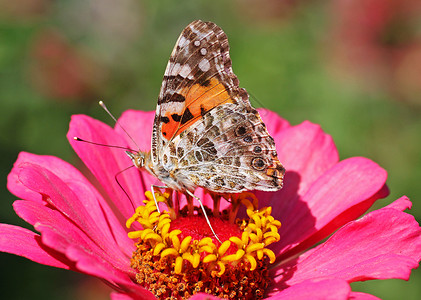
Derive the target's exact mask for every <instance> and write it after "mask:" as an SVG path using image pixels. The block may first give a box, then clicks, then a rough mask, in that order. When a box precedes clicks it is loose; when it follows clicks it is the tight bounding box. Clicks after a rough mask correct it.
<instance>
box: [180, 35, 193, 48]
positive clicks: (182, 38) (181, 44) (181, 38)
mask: <svg viewBox="0 0 421 300" xmlns="http://www.w3.org/2000/svg"><path fill="white" fill-rule="evenodd" d="M188 43H190V40H188V39H186V38H185V37H184V36H180V39H179V40H178V45H179V46H180V48H184V47H185V46H186V45H188Z"/></svg>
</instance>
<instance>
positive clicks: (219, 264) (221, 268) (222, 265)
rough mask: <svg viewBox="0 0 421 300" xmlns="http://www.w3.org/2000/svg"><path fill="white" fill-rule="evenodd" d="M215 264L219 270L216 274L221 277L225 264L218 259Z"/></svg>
mask: <svg viewBox="0 0 421 300" xmlns="http://www.w3.org/2000/svg"><path fill="white" fill-rule="evenodd" d="M217 264H218V266H219V272H218V273H217V275H218V277H221V276H222V275H223V274H224V273H225V265H224V264H223V263H222V262H220V261H218V262H217Z"/></svg>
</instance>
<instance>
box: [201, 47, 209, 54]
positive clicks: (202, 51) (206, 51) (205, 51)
mask: <svg viewBox="0 0 421 300" xmlns="http://www.w3.org/2000/svg"><path fill="white" fill-rule="evenodd" d="M206 53H208V50H206V49H205V48H202V49H200V54H202V55H206Z"/></svg>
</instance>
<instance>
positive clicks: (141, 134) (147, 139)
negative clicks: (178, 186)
mask: <svg viewBox="0 0 421 300" xmlns="http://www.w3.org/2000/svg"><path fill="white" fill-rule="evenodd" d="M154 117H155V111H147V112H144V111H136V110H127V111H125V112H123V114H122V115H121V117H120V118H119V119H118V122H119V124H120V125H121V126H118V125H116V126H115V129H114V130H115V132H117V133H118V134H119V135H120V136H122V137H124V138H125V139H126V141H127V143H128V145H129V147H130V148H132V149H134V150H137V151H138V150H142V151H144V152H147V151H150V149H151V140H152V127H153V121H154ZM121 127H123V128H124V129H125V130H126V132H127V133H128V134H129V135H130V137H131V138H130V137H129V136H128V135H127V134H126V133H125V132H124V131H123V129H122V128H121ZM139 173H140V177H141V183H142V189H143V190H150V189H151V185H152V184H153V185H158V186H162V185H163V184H162V183H161V182H160V181H159V180H158V179H157V178H156V177H154V176H152V175H151V174H149V173H148V172H146V171H140V172H139Z"/></svg>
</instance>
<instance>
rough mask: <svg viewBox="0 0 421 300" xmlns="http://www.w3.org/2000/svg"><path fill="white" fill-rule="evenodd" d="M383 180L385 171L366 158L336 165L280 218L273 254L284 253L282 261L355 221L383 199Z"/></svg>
mask: <svg viewBox="0 0 421 300" xmlns="http://www.w3.org/2000/svg"><path fill="white" fill-rule="evenodd" d="M386 177H387V173H386V171H385V170H384V169H382V168H381V167H379V166H378V165H377V164H376V163H374V162H372V161H371V160H368V159H366V158H362V157H354V158H349V159H346V160H344V161H341V162H339V163H338V164H336V165H335V166H333V167H332V168H331V169H329V170H328V171H327V172H325V173H324V174H323V176H321V177H320V178H319V179H318V180H316V181H315V182H314V183H313V184H312V186H311V187H310V189H309V190H308V192H307V193H306V194H305V195H303V196H302V197H301V198H296V199H295V201H293V203H291V204H290V205H291V206H292V208H291V209H290V210H287V211H285V214H282V215H281V216H280V217H279V220H280V221H281V223H282V227H281V229H280V231H279V233H280V235H281V241H280V242H279V243H277V244H276V246H275V250H276V251H281V253H282V252H287V253H284V254H282V257H288V256H291V255H293V254H295V253H298V252H300V251H303V250H305V249H307V248H308V247H310V246H312V245H313V244H315V243H316V242H318V241H320V240H321V239H323V238H325V237H326V236H328V235H329V234H331V233H332V232H333V231H335V230H336V229H337V228H339V227H340V226H342V225H343V224H345V223H346V222H349V221H350V220H354V219H355V218H357V217H358V216H360V215H361V214H362V213H364V212H365V211H366V210H367V209H368V208H369V207H370V206H371V205H372V204H373V202H374V201H375V200H377V199H378V198H380V197H382V196H385V195H386V194H385V193H386V192H385V190H384V189H382V187H383V186H384V184H385V181H386ZM281 200H283V199H281ZM278 249H280V250H278Z"/></svg>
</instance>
